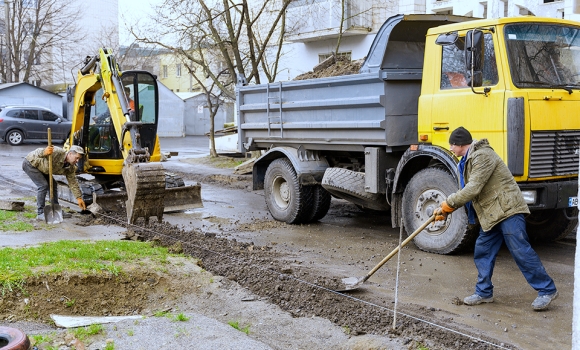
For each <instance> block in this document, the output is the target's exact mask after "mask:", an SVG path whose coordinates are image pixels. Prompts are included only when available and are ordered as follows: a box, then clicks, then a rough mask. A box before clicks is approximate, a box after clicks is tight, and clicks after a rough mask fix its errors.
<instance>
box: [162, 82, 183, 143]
mask: <svg viewBox="0 0 580 350" xmlns="http://www.w3.org/2000/svg"><path fill="white" fill-rule="evenodd" d="M157 85H158V87H159V125H158V126H157V134H158V135H159V137H184V136H185V126H184V123H183V116H184V113H185V112H184V108H185V103H184V102H183V100H182V99H181V98H179V96H177V95H176V94H174V93H173V91H171V90H169V89H168V88H167V87H166V86H165V85H163V84H161V83H159V82H158V84H157Z"/></svg>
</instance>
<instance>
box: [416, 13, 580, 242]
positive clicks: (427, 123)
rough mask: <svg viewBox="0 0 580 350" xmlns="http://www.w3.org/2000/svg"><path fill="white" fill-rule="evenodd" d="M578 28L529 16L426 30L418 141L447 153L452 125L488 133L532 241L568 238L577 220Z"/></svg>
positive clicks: (478, 135)
mask: <svg viewBox="0 0 580 350" xmlns="http://www.w3.org/2000/svg"><path fill="white" fill-rule="evenodd" d="M578 34H580V23H577V22H572V21H564V20H554V19H552V18H537V17H518V18H501V19H497V20H478V21H470V22H463V23H456V24H450V25H445V26H440V27H435V28H432V29H430V30H429V31H428V34H427V39H426V40H427V42H426V50H425V57H426V58H427V57H429V58H430V59H429V60H427V59H426V60H425V64H424V69H423V83H422V87H421V96H420V97H419V114H418V141H419V142H421V143H424V144H430V145H436V146H438V147H441V148H444V149H447V148H448V147H449V143H448V138H449V133H450V132H451V131H452V130H453V129H455V128H457V127H459V126H464V127H465V128H467V129H468V130H470V132H471V133H472V135H473V137H474V138H475V139H482V138H486V139H488V140H489V142H490V144H491V146H492V147H493V148H494V150H495V151H496V152H497V153H498V154H499V155H500V156H501V157H502V159H503V160H504V161H505V163H506V164H507V165H508V167H509V169H510V171H511V172H512V174H513V175H514V178H515V180H516V182H518V183H519V185H520V188H521V190H522V193H523V194H524V198H525V200H526V202H527V204H528V206H529V208H530V210H531V211H532V214H531V215H530V216H529V217H528V231H530V232H529V233H530V236H531V237H533V238H534V239H542V238H547V239H550V238H559V237H562V236H566V235H568V234H569V233H570V232H571V230H572V229H573V228H574V226H575V225H574V224H575V222H576V220H575V217H576V210H575V208H576V207H577V173H578V149H579V143H580V118H579V117H580V109H579V107H580V39H579V38H578ZM472 37H477V38H478V39H477V40H471V39H472ZM450 38H452V40H450ZM472 56H473V60H471V57H472ZM470 62H472V63H473V64H470ZM472 69H473V73H472ZM471 77H473V78H471Z"/></svg>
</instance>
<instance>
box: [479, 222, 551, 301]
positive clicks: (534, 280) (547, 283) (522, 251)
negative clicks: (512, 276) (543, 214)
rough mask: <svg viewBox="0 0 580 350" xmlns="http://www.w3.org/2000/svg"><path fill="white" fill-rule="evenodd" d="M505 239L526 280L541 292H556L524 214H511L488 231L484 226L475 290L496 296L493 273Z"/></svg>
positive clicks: (480, 241) (485, 294)
mask: <svg viewBox="0 0 580 350" xmlns="http://www.w3.org/2000/svg"><path fill="white" fill-rule="evenodd" d="M504 241H505V243H506V245H507V247H508V249H509V251H510V253H511V254H512V256H513V258H514V260H515V261H516V264H517V265H518V267H519V268H520V271H522V274H523V275H524V277H525V278H526V281H528V283H529V284H530V286H532V288H534V289H535V290H536V291H538V296H542V295H546V294H552V293H555V292H556V285H555V284H554V281H553V280H552V278H551V277H550V276H548V273H547V272H546V269H544V265H542V262H541V261H540V257H539V256H538V254H536V252H535V251H534V250H533V249H532V247H531V246H530V242H529V239H528V235H527V233H526V220H525V219H524V215H523V214H516V215H513V216H510V217H509V218H507V219H505V220H503V221H502V222H500V223H498V224H497V225H495V226H494V227H493V228H492V229H491V230H489V231H487V232H484V231H483V230H482V229H480V231H479V237H478V238H477V241H476V242H475V253H474V254H473V260H474V261H475V266H476V267H477V272H478V275H477V284H476V285H475V293H476V294H478V295H480V296H482V297H484V298H489V297H491V296H493V284H492V283H491V276H492V275H493V268H494V266H495V259H496V257H497V254H498V252H499V250H500V248H501V245H502V243H503V242H504Z"/></svg>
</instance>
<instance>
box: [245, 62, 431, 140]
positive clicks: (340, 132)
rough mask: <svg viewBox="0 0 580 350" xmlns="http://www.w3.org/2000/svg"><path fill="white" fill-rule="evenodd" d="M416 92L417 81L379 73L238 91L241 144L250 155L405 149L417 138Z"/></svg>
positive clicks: (258, 86)
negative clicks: (284, 148) (284, 150)
mask: <svg viewBox="0 0 580 350" xmlns="http://www.w3.org/2000/svg"><path fill="white" fill-rule="evenodd" d="M386 91H390V93H388V94H387V93H386ZM419 92H420V82H419V81H402V80H393V81H390V80H388V79H385V78H381V77H380V76H379V74H377V73H367V74H355V75H346V76H338V77H330V78H318V79H311V80H300V81H289V82H277V83H271V84H262V85H254V86H244V87H241V88H240V89H239V90H238V113H239V123H240V124H239V126H240V127H239V130H240V140H241V141H240V142H241V143H246V146H249V147H246V149H248V150H252V149H259V148H267V147H270V146H272V145H275V146H280V145H294V146H296V147H297V146H298V145H302V146H303V147H304V148H306V149H313V150H316V149H318V150H348V151H362V150H364V147H366V146H386V147H393V146H405V145H409V144H410V143H412V142H416V139H417V96H418V95H419ZM240 146H242V145H240Z"/></svg>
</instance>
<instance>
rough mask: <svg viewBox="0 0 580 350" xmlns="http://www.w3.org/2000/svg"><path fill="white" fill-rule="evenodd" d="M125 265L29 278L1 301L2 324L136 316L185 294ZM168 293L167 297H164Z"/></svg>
mask: <svg viewBox="0 0 580 350" xmlns="http://www.w3.org/2000/svg"><path fill="white" fill-rule="evenodd" d="M145 266H147V264H143V265H139V266H137V265H133V266H130V265H125V266H124V268H123V271H124V272H123V273H120V274H117V275H114V274H112V273H108V272H107V273H98V274H95V275H81V274H68V273H65V274H61V275H45V276H39V277H34V278H28V279H27V280H26V283H25V284H24V285H22V286H21V290H20V291H16V292H15V293H10V294H8V293H7V294H6V295H4V296H2V297H0V319H4V320H7V321H11V322H13V321H20V320H37V321H42V322H50V315H51V314H59V315H74V316H87V315H93V316H94V315H100V316H120V315H138V314H141V313H142V312H143V310H151V309H152V308H155V307H156V306H157V305H158V302H159V299H160V298H162V299H163V300H165V301H168V302H169V301H171V300H176V299H178V298H179V296H180V295H181V294H182V293H184V292H185V291H186V288H185V287H184V284H181V283H175V281H173V278H172V276H170V275H169V274H167V273H162V272H159V271H155V270H154V269H153V268H151V269H148V268H144V267H145ZM168 291H169V292H168Z"/></svg>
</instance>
